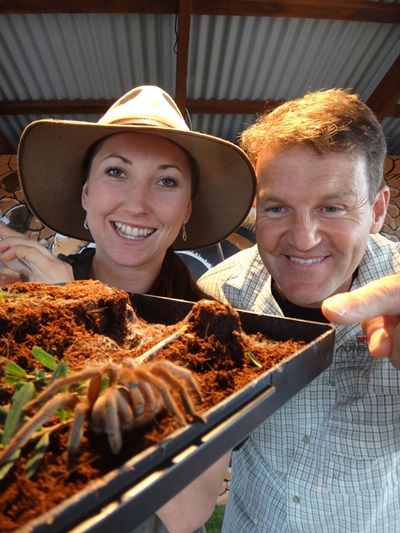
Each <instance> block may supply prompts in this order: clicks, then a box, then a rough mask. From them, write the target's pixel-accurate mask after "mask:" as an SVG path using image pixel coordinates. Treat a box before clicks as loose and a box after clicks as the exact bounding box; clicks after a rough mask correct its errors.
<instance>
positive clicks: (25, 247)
mask: <svg viewBox="0 0 400 533" xmlns="http://www.w3.org/2000/svg"><path fill="white" fill-rule="evenodd" d="M2 265H3V266H5V267H7V268H8V269H10V270H12V271H14V272H16V273H17V274H19V275H21V276H22V277H24V278H26V279H28V280H29V281H41V282H44V283H64V282H68V281H72V280H73V279H74V276H73V272H72V267H71V265H69V264H67V263H65V262H64V261H61V260H60V259H57V257H55V256H54V255H53V254H52V253H51V252H50V251H49V250H47V248H45V247H44V246H43V245H42V244H40V243H38V242H36V241H34V240H32V239H29V238H28V237H25V235H23V234H22V233H19V232H18V231H14V230H12V229H10V228H9V227H7V226H5V225H4V224H0V266H2Z"/></svg>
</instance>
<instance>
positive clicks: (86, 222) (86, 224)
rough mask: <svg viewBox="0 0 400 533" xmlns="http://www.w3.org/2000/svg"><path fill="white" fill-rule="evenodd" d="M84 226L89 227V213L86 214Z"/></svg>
mask: <svg viewBox="0 0 400 533" xmlns="http://www.w3.org/2000/svg"><path fill="white" fill-rule="evenodd" d="M83 227H84V228H85V229H89V222H88V219H87V215H86V216H85V220H84V221H83Z"/></svg>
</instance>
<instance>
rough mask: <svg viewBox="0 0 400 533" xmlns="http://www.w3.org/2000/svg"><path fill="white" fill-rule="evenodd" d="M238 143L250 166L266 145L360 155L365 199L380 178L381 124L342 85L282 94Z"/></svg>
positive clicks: (372, 196)
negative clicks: (363, 160)
mask: <svg viewBox="0 0 400 533" xmlns="http://www.w3.org/2000/svg"><path fill="white" fill-rule="evenodd" d="M240 144H241V147H242V148H243V149H244V150H245V151H246V152H247V154H248V156H249V158H250V160H251V161H252V163H253V165H254V167H255V166H256V165H257V159H258V156H259V154H260V153H261V151H263V150H264V149H266V148H270V147H271V148H277V149H284V148H286V147H288V146H291V145H298V144H304V145H308V146H310V147H311V148H313V149H314V150H315V151H316V152H317V153H318V154H320V155H323V153H324V152H340V153H348V154H349V155H350V156H351V155H360V154H361V155H364V156H365V158H366V163H367V172H368V178H369V183H368V187H369V200H370V202H371V203H372V202H373V201H374V199H375V196H376V193H377V192H378V190H379V189H380V188H381V187H382V186H383V185H384V183H385V182H384V177H383V166H384V161H385V156H386V140H385V135H384V133H383V130H382V127H381V125H380V123H379V121H378V119H377V118H376V116H375V114H374V113H373V112H372V110H371V109H370V108H369V107H368V106H367V105H366V104H365V103H364V102H362V101H361V100H360V99H359V97H358V96H357V95H353V94H350V93H349V92H348V91H346V90H344V89H328V90H321V91H315V92H311V93H308V94H306V95H305V96H303V97H302V98H297V99H294V100H288V101H287V102H285V103H283V104H281V105H279V106H278V107H276V108H275V109H274V110H273V111H271V112H270V113H265V114H264V115H262V116H261V117H260V118H259V119H258V120H257V121H256V122H255V123H254V124H252V125H251V126H249V127H248V128H247V129H246V130H245V131H244V132H243V133H242V136H241V143H240Z"/></svg>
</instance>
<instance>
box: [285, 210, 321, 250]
mask: <svg viewBox="0 0 400 533" xmlns="http://www.w3.org/2000/svg"><path fill="white" fill-rule="evenodd" d="M290 236H291V244H292V245H293V246H294V247H295V248H297V249H298V250H303V251H306V250H310V249H311V248H314V247H315V246H316V245H317V244H318V243H319V242H320V240H321V234H320V227H319V223H318V220H316V219H315V218H314V217H312V216H311V215H309V214H302V215H297V216H295V217H294V219H293V223H292V227H291V230H290Z"/></svg>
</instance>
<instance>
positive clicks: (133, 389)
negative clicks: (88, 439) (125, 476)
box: [0, 358, 201, 464]
mask: <svg viewBox="0 0 400 533" xmlns="http://www.w3.org/2000/svg"><path fill="white" fill-rule="evenodd" d="M104 378H108V382H109V383H108V387H107V388H106V389H105V390H103V391H102V390H101V384H102V380H103V379H104ZM84 381H87V382H88V384H87V389H86V395H85V397H83V398H81V397H79V396H78V395H77V393H76V392H73V391H70V392H60V391H61V390H63V389H66V388H68V387H71V385H74V384H77V383H80V382H84ZM173 391H175V393H176V394H177V396H178V398H179V399H180V402H177V401H176V399H175V398H174V395H175V393H174V392H173ZM175 397H176V396H175ZM196 401H201V393H200V390H199V388H198V386H197V384H196V382H195V380H194V378H193V376H192V375H191V373H190V371H189V370H187V369H185V368H183V367H181V366H178V365H176V364H174V363H171V362H170V361H166V360H158V361H152V362H147V363H143V364H137V363H135V361H134V360H133V359H130V358H126V359H125V360H124V361H123V362H122V364H120V365H115V364H113V363H111V362H109V363H106V364H105V365H103V366H94V367H90V368H86V369H84V370H82V371H80V372H78V373H76V374H73V375H70V376H66V377H63V378H59V379H57V380H55V381H54V382H53V383H52V384H50V385H49V386H48V387H47V388H45V389H44V390H43V391H42V392H41V393H40V394H39V395H38V396H37V397H36V398H35V399H34V400H33V401H31V402H29V403H28V404H27V405H26V406H25V408H24V410H25V411H27V412H29V411H33V410H34V409H36V408H39V410H38V411H37V412H36V414H35V415H33V417H32V418H31V419H30V420H29V421H28V422H27V423H26V424H24V425H23V426H22V427H21V429H20V430H19V431H18V432H17V434H16V435H15V436H14V437H13V439H12V440H11V441H10V443H9V444H8V446H7V447H6V448H5V449H4V451H3V453H2V454H1V456H0V464H2V463H5V462H6V461H7V460H8V459H9V458H10V457H11V456H12V454H13V453H14V451H15V450H16V449H17V448H19V447H20V446H22V445H23V444H25V442H27V441H28V440H29V438H30V437H31V435H32V434H33V433H34V432H35V431H36V429H37V428H39V427H40V426H42V425H43V424H44V423H45V422H46V421H47V420H49V419H50V418H51V417H52V416H53V415H54V413H55V412H56V411H57V410H58V409H60V408H66V407H68V408H69V409H72V410H73V412H74V417H73V421H72V426H71V431H70V436H69V443H68V451H69V453H70V454H76V453H77V451H78V450H79V445H80V442H81V439H82V433H83V428H84V423H85V421H86V420H89V424H90V427H91V429H92V430H93V431H95V432H98V433H106V435H107V438H108V442H109V445H110V448H111V450H112V452H113V453H118V452H119V451H120V450H121V447H122V444H123V433H124V432H126V431H129V430H131V429H133V428H134V427H138V426H142V425H144V424H147V423H148V422H150V421H151V420H152V419H153V418H154V417H155V415H157V414H158V413H160V412H161V411H162V410H164V409H166V411H167V412H168V414H169V415H171V416H173V417H174V418H175V419H176V420H177V422H178V423H179V425H185V424H186V419H185V414H186V415H189V416H191V417H196V418H201V417H200V416H199V415H197V413H196V410H195V407H194V404H195V402H196ZM179 404H182V406H183V409H182V408H181V407H180V405H179Z"/></svg>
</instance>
